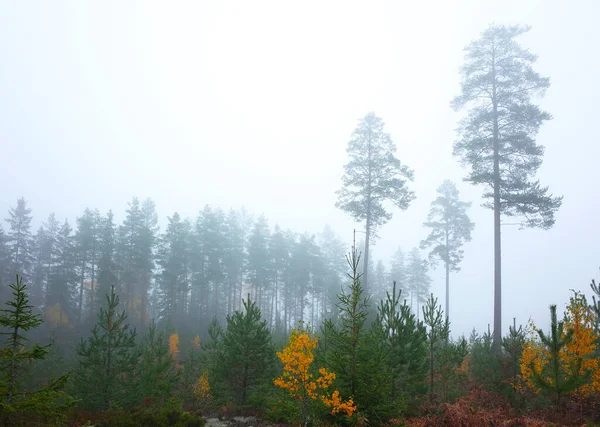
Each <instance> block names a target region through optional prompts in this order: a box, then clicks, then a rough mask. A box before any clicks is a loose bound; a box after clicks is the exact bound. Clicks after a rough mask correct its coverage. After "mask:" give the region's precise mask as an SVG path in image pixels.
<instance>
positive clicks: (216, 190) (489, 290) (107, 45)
mask: <svg viewBox="0 0 600 427" xmlns="http://www.w3.org/2000/svg"><path fill="white" fill-rule="evenodd" d="M598 16H600V4H599V3H598V2H596V1H594V0H588V1H577V2H562V1H541V0H540V1H506V0H503V1H489V2H481V1H476V0H473V1H460V2H441V1H440V2H435V3H434V4H431V3H426V2H393V1H388V2H381V1H370V2H347V1H345V2H302V3H297V4H296V5H292V3H289V2H276V1H272V2H262V1H261V2H241V1H240V2H216V1H215V2H142V1H139V2H134V1H129V2H119V1H106V2H79V1H72V2H63V1H56V2H41V1H39V2H9V1H4V2H0V36H1V37H0V55H1V58H2V66H0V114H1V116H2V120H0V157H1V158H2V167H1V168H0V186H1V191H0V210H1V213H2V215H1V216H2V218H4V217H5V216H6V215H7V211H8V208H9V207H10V206H14V205H15V203H16V200H17V198H18V197H21V196H22V197H25V198H26V199H27V201H28V203H29V206H30V207H31V208H32V210H33V215H34V224H33V227H32V231H34V232H35V230H36V229H37V227H38V226H39V225H40V223H41V221H42V220H43V219H45V218H46V217H47V215H48V214H49V213H50V212H55V213H56V215H57V217H58V218H59V220H61V221H62V220H64V218H69V220H70V221H71V222H72V223H73V221H74V220H75V218H76V217H77V216H79V215H80V214H81V212H82V211H83V209H85V208H86V207H90V208H98V209H99V210H100V211H101V212H105V211H107V210H109V209H113V211H114V212H115V214H116V220H117V222H120V221H122V219H123V217H124V211H125V209H126V208H127V202H128V201H129V200H131V198H132V197H134V196H137V197H140V198H142V199H143V198H146V197H150V198H152V199H153V200H154V201H155V202H156V206H157V211H158V213H159V215H160V222H161V227H162V229H164V225H165V222H166V217H167V216H170V215H172V213H173V212H175V211H177V212H179V213H180V214H181V215H182V216H183V217H195V216H196V214H197V212H198V211H199V210H201V209H202V208H203V206H204V205H206V204H210V205H211V206H219V207H222V208H223V209H225V210H227V209H229V208H239V207H241V206H245V207H246V208H247V209H248V210H249V211H250V212H253V213H255V214H261V213H264V214H265V216H266V217H267V218H268V219H269V222H270V225H271V226H273V225H274V224H275V223H278V224H279V225H280V226H281V227H282V228H290V229H292V230H294V231H297V232H303V231H309V232H310V233H318V232H320V231H321V230H322V229H323V227H324V226H325V224H330V225H331V226H332V227H333V229H334V230H335V232H336V233H337V234H338V235H340V236H341V237H342V238H344V240H345V242H347V244H348V249H349V248H350V244H351V240H352V230H353V229H355V228H356V229H357V230H360V229H362V228H363V227H364V224H355V223H354V222H353V220H352V218H351V217H350V216H349V215H347V214H345V213H344V212H342V211H341V210H339V209H337V208H336V207H335V206H334V204H335V200H336V197H335V191H336V190H337V189H338V188H339V187H340V186H341V180H340V178H341V176H342V173H343V165H344V164H345V163H346V162H347V154H346V146H347V143H348V140H349V138H350V135H351V133H352V131H353V130H354V128H355V127H356V124H357V121H358V119H360V118H362V117H363V116H364V115H365V114H366V113H367V112H369V111H374V112H375V113H376V114H377V115H378V116H379V117H381V118H382V119H383V120H384V121H385V124H386V130H387V131H388V132H389V133H390V134H391V136H392V138H393V140H394V142H395V143H396V145H397V147H398V151H397V156H398V157H399V158H400V160H401V161H402V162H403V163H405V164H407V165H408V166H409V167H411V168H412V169H414V171H415V180H414V183H412V184H411V188H412V189H413V190H414V191H415V193H416V200H415V201H414V202H413V203H412V204H411V206H410V207H409V208H408V209H407V210H406V211H400V210H398V209H394V208H392V209H391V212H392V213H393V215H394V216H393V218H392V220H391V221H389V222H388V223H387V224H386V225H385V226H383V227H382V228H381V229H380V230H379V236H380V238H379V239H378V240H377V241H376V242H375V245H374V246H373V247H372V253H373V255H372V259H373V260H374V261H375V262H376V261H377V260H379V259H381V260H383V261H384V262H385V263H386V265H387V264H388V263H389V260H390V257H391V256H392V254H393V252H394V251H395V250H396V248H397V247H398V246H402V248H403V249H404V250H405V251H409V250H410V249H411V248H412V247H414V246H418V244H419V242H420V241H421V240H422V239H423V238H424V237H425V236H426V234H427V231H426V230H425V229H424V228H422V227H421V224H422V223H423V221H424V220H425V218H426V216H427V212H428V210H429V206H430V203H431V201H432V200H433V199H434V198H435V195H436V189H437V187H438V186H439V185H440V184H441V182H442V181H443V180H444V179H451V180H454V181H455V182H457V185H458V188H459V190H460V193H461V198H462V199H464V200H467V201H472V202H473V206H472V208H471V209H470V210H469V214H470V216H471V219H472V220H473V221H474V222H475V224H476V225H475V230H474V232H473V239H472V241H471V242H470V243H467V244H466V245H465V248H464V249H465V257H464V261H463V262H462V264H461V268H462V270H461V271H460V272H459V273H453V275H452V281H451V290H452V294H451V302H450V304H451V305H450V307H451V309H450V318H451V321H452V331H453V334H460V333H465V334H468V333H469V332H470V330H471V329H472V328H473V327H475V328H476V329H478V330H480V331H482V330H485V329H486V328H487V325H488V323H489V324H492V321H493V266H494V264H493V227H492V220H493V215H492V211H491V210H486V209H484V208H482V207H480V204H481V202H482V199H481V193H482V189H481V188H478V187H473V186H471V185H469V184H467V183H464V182H462V181H461V179H462V178H463V177H464V176H465V175H466V173H467V172H466V169H463V168H462V167H461V166H460V163H459V160H458V159H457V158H456V157H453V156H452V144H453V142H454V141H455V139H456V133H455V129H456V126H457V122H458V120H459V119H460V118H461V117H462V113H456V112H454V111H453V110H452V109H451V108H450V105H449V102H450V100H451V99H452V97H453V96H455V95H457V94H458V92H459V73H458V70H459V67H460V65H461V63H462V61H463V56H464V52H463V48H464V47H465V46H466V45H467V44H468V43H469V42H470V41H471V40H473V39H475V38H477V37H478V36H479V34H480V33H481V32H482V31H483V30H484V29H485V28H487V27H488V25H489V24H490V23H498V24H500V23H501V24H527V25H531V26H532V30H531V31H530V32H529V33H528V34H526V35H525V36H523V37H522V38H520V42H521V43H522V44H523V45H524V46H525V47H527V48H528V49H530V50H531V51H532V52H534V53H536V54H537V55H539V59H538V61H537V63H536V66H535V68H536V70H537V71H538V72H539V73H540V74H542V75H544V76H549V77H550V78H551V82H552V86H551V87H550V89H549V90H548V92H547V95H546V96H545V97H544V98H543V99H535V100H534V102H535V103H537V104H539V105H541V107H542V108H543V109H545V110H547V111H548V112H550V113H551V114H552V115H553V117H554V118H553V120H551V121H549V122H547V123H545V124H544V125H543V126H542V128H541V132H540V133H539V135H538V138H537V141H538V142H539V143H540V144H542V145H544V146H545V147H546V152H545V156H544V163H543V165H542V167H541V169H540V171H539V174H538V176H539V178H540V180H541V182H542V184H544V185H548V186H549V187H550V191H551V192H552V193H554V194H556V195H564V202H563V206H562V207H561V209H560V210H559V211H558V214H557V217H556V224H555V226H554V227H553V228H552V229H551V230H549V231H543V230H531V229H527V230H519V229H518V227H516V226H505V227H503V230H502V233H503V324H504V327H503V332H505V331H506V330H507V329H508V325H509V324H512V318H513V317H516V318H517V322H518V323H526V322H527V319H528V318H529V317H530V316H532V317H533V318H535V319H536V321H537V322H538V323H540V324H543V325H545V323H544V322H546V321H547V318H548V306H549V305H550V304H552V303H556V304H559V309H561V310H562V308H564V304H565V302H567V301H568V297H569V294H570V289H577V290H582V291H585V292H588V291H589V282H590V280H591V279H592V278H593V277H599V276H600V273H599V270H598V267H600V258H599V256H598V255H599V249H598V231H597V230H598V228H597V222H598V212H599V208H600V206H599V202H598V197H597V195H598V194H597V189H596V183H597V182H598V181H599V180H600V168H599V167H598V159H599V158H600V148H599V144H598V141H599V140H600V130H599V127H598V126H597V125H596V123H595V114H596V111H597V101H598V100H599V99H600V85H598V84H597V83H596V78H597V76H598V75H600V61H599V60H598V55H597V54H596V53H595V52H596V51H597V48H598V47H597V44H598V41H599V40H600V28H598V26H597V25H596V24H597V17H598ZM431 277H432V279H433V282H432V285H431V289H432V291H433V292H434V294H436V295H437V296H439V297H440V300H441V299H443V291H444V271H443V269H442V268H439V269H437V270H435V271H433V272H432V273H431Z"/></svg>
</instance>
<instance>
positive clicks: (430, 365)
mask: <svg viewBox="0 0 600 427" xmlns="http://www.w3.org/2000/svg"><path fill="white" fill-rule="evenodd" d="M432 328H433V327H432ZM430 340H431V343H430V349H429V402H431V403H433V384H434V383H433V373H434V372H433V331H432V334H431V337H430Z"/></svg>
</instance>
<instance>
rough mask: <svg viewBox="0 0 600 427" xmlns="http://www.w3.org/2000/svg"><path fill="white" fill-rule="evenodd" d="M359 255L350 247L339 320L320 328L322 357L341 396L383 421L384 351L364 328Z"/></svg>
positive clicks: (365, 301) (374, 335)
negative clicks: (323, 343) (325, 347)
mask: <svg viewBox="0 0 600 427" xmlns="http://www.w3.org/2000/svg"><path fill="white" fill-rule="evenodd" d="M360 258H361V256H360V254H359V253H358V251H357V250H356V246H355V245H353V247H352V251H351V252H350V254H349V255H347V256H346V259H347V261H348V265H349V267H350V271H351V273H349V274H348V277H349V278H350V279H351V282H350V286H349V289H348V292H347V293H346V292H342V293H341V294H340V295H338V299H339V302H338V304H337V308H338V310H339V320H338V323H337V325H336V324H334V323H333V322H332V321H331V320H327V321H325V323H324V324H323V335H324V336H325V340H326V342H327V344H326V346H327V350H326V354H325V358H326V362H327V365H328V368H330V369H331V370H332V371H333V372H335V373H336V376H337V377H336V384H337V385H338V387H339V390H340V393H341V394H342V395H343V396H348V397H349V398H352V399H353V400H354V402H356V405H357V407H358V409H359V411H364V414H366V416H367V418H369V419H371V421H372V422H375V421H382V422H383V421H386V418H389V416H390V413H389V411H388V410H387V409H389V402H388V401H386V399H385V397H386V395H385V389H384V388H382V387H381V384H385V383H386V381H387V378H386V374H387V372H386V371H387V369H386V360H385V349H384V346H383V341H382V339H381V338H382V336H381V329H380V328H379V330H378V328H377V327H376V326H375V322H374V323H373V327H372V328H371V329H368V328H367V318H368V316H369V312H368V308H369V298H368V297H366V298H364V297H363V288H362V284H361V276H362V275H361V274H360V273H359V268H360V267H359V265H360Z"/></svg>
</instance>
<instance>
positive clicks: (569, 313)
mask: <svg viewBox="0 0 600 427" xmlns="http://www.w3.org/2000/svg"><path fill="white" fill-rule="evenodd" d="M564 320H565V327H564V332H563V338H564V337H565V335H566V334H567V332H568V331H573V337H572V339H571V340H570V341H569V342H568V343H567V344H566V345H565V346H564V347H563V349H562V350H561V351H560V353H559V356H558V360H559V365H560V377H559V378H560V379H562V380H564V381H569V380H570V379H572V378H575V377H581V378H586V377H588V376H589V379H588V380H587V381H584V382H583V383H582V384H581V385H580V386H579V387H578V388H577V389H576V390H575V391H574V392H573V393H574V394H575V395H577V396H580V397H588V396H590V395H592V394H593V393H598V392H600V361H599V359H598V358H597V357H595V354H596V352H597V348H596V346H597V341H596V340H597V336H596V332H595V330H594V313H593V312H592V309H591V307H590V306H589V305H588V303H587V301H586V298H585V296H584V295H582V294H580V293H579V292H574V295H573V296H572V297H571V298H570V299H569V305H568V306H567V309H566V311H565V316H564ZM550 363H551V354H550V351H549V349H548V348H546V347H545V346H544V345H542V343H541V342H540V340H539V339H538V338H537V328H536V327H535V325H534V324H533V321H530V323H529V327H528V339H527V340H526V341H525V345H524V347H523V354H522V356H521V361H520V370H521V375H520V380H521V384H517V385H516V386H515V387H516V388H517V389H520V388H523V386H524V387H525V388H528V389H530V390H532V391H534V392H535V393H540V391H541V389H540V388H539V387H538V386H537V385H536V384H535V383H534V376H542V378H544V380H545V381H546V382H547V383H548V384H550V385H554V386H556V385H555V384H554V382H555V380H554V378H552V377H551V376H550V375H547V374H545V372H546V371H547V367H548V365H549V364H550Z"/></svg>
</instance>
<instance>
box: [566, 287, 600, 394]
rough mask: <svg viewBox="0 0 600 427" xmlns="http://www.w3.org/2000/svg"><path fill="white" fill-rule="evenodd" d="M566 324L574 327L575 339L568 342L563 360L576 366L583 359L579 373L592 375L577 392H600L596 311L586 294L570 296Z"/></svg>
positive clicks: (568, 326) (568, 327) (569, 327)
mask: <svg viewBox="0 0 600 427" xmlns="http://www.w3.org/2000/svg"><path fill="white" fill-rule="evenodd" d="M565 326H566V328H567V329H573V339H572V340H571V342H570V343H569V344H567V349H566V351H565V353H564V354H563V355H562V361H563V363H565V364H566V365H568V366H576V365H575V364H577V363H578V362H579V361H581V366H580V367H579V372H578V373H579V375H586V374H589V375H590V380H589V381H588V382H587V383H586V384H584V385H582V386H581V387H580V388H579V389H578V390H577V391H576V394H578V395H580V396H582V397H588V396H590V395H591V394H592V393H597V392H600V364H599V360H598V358H597V357H594V354H595V352H596V342H597V341H596V339H597V337H596V333H595V329H594V313H593V311H592V308H591V307H590V306H589V305H588V303H587V300H586V298H585V296H584V295H582V294H580V293H579V292H575V295H574V296H572V297H571V298H570V301H569V306H568V307H567V311H566V313H565Z"/></svg>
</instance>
